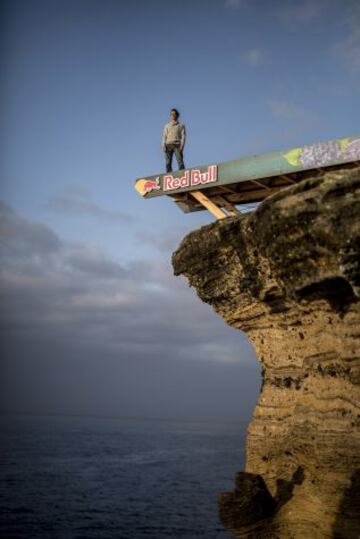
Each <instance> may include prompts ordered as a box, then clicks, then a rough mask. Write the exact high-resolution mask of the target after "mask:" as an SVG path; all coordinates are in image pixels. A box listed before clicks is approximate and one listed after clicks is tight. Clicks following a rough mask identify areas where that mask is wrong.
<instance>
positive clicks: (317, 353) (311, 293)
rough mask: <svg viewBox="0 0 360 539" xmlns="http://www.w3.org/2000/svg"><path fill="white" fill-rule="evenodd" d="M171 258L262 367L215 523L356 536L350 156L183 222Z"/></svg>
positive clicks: (355, 187) (356, 188) (355, 238)
mask: <svg viewBox="0 0 360 539" xmlns="http://www.w3.org/2000/svg"><path fill="white" fill-rule="evenodd" d="M172 262H173V267H174V271H175V275H179V274H183V275H185V276H186V277H187V279H188V281H189V284H190V285H191V286H193V287H194V288H195V290H196V292H197V294H198V296H199V297H200V299H201V300H202V301H204V302H206V303H209V304H210V305H211V306H212V307H213V308H214V309H215V311H216V312H217V313H218V314H219V315H220V316H221V317H222V318H223V319H224V320H225V321H226V322H227V323H228V324H229V325H230V326H232V327H234V328H239V329H241V330H243V331H244V332H245V333H246V335H247V336H248V338H249V339H250V341H251V342H252V343H253V345H254V348H255V350H256V354H257V357H258V359H259V361H261V363H262V367H263V374H262V376H263V384H262V389H261V394H260V396H259V400H258V404H257V406H256V409H255V411H254V414H253V418H252V420H251V422H250V424H249V426H248V433H247V442H246V465H245V471H243V472H240V473H238V475H237V477H236V485H235V488H234V491H233V492H230V493H226V494H223V495H222V496H221V498H220V502H219V507H220V516H221V519H222V522H223V523H224V525H225V526H226V527H227V528H228V529H229V530H231V531H232V532H233V534H234V535H235V536H236V537H248V538H252V537H254V538H265V537H266V538H275V537H280V538H290V537H291V538H301V539H307V538H309V539H316V538H327V537H337V538H341V537H342V538H358V537H360V525H359V515H360V506H359V504H360V489H359V483H360V478H359V477H360V476H359V473H360V472H359V468H360V443H359V417H360V415H359V414H360V408H359V380H360V346H359V344H360V167H359V168H355V169H352V170H349V169H340V170H337V171H333V172H328V173H325V172H324V174H323V175H322V176H321V177H313V178H309V179H306V180H303V181H302V182H300V183H299V184H296V185H293V186H291V187H289V188H286V189H284V190H282V191H281V192H279V193H277V194H276V195H273V196H271V197H269V198H267V199H266V200H265V201H264V202H263V203H262V204H261V205H260V206H259V207H258V208H257V210H256V211H254V212H252V213H250V214H244V215H242V216H240V217H229V218H226V219H223V220H220V221H217V222H214V223H212V224H210V225H208V226H204V227H202V228H200V229H198V230H195V231H193V232H191V233H190V234H189V235H188V236H186V237H185V238H184V240H183V241H182V243H181V245H180V246H179V248H178V249H177V251H176V252H175V253H174V254H173V259H172Z"/></svg>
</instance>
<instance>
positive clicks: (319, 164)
mask: <svg viewBox="0 0 360 539" xmlns="http://www.w3.org/2000/svg"><path fill="white" fill-rule="evenodd" d="M359 165H360V137H348V138H340V139H334V140H328V141H325V142H319V143H315V144H309V145H305V146H300V147H297V148H292V149H289V150H282V151H278V152H272V153H267V154H263V155H254V156H250V157H245V158H242V159H236V160H233V161H225V162H222V163H211V164H209V165H202V166H197V167H192V168H188V169H185V170H178V171H176V172H168V173H163V174H157V175H153V176H148V177H142V178H139V179H137V180H136V181H135V189H136V191H137V192H138V193H139V195H141V196H142V197H143V198H153V197H158V196H164V195H166V196H168V197H170V198H172V199H173V201H174V202H175V203H176V204H177V206H178V207H179V208H180V209H181V210H182V211H183V212H185V213H190V212H194V211H200V210H205V209H207V210H208V211H210V213H212V214H213V215H214V216H215V217H216V218H217V219H223V218H225V217H228V216H230V215H237V214H240V213H241V207H242V206H243V207H244V206H245V205H246V204H250V203H254V202H261V201H262V200H264V199H265V198H267V197H268V196H270V195H273V194H274V193H277V192H279V191H280V190H281V189H284V188H286V187H289V186H290V185H293V184H296V183H298V182H300V181H301V180H303V179H306V178H309V177H314V176H316V175H321V174H324V172H325V171H328V170H336V169H339V168H353V167H356V166H359Z"/></svg>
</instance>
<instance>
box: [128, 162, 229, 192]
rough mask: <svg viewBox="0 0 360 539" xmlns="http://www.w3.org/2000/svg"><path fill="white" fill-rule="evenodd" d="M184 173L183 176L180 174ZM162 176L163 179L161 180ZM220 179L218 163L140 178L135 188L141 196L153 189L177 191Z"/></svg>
mask: <svg viewBox="0 0 360 539" xmlns="http://www.w3.org/2000/svg"><path fill="white" fill-rule="evenodd" d="M180 173H182V174H183V175H182V176H179V174H180ZM160 178H161V180H160ZM217 181H218V173H217V165H209V166H208V167H207V169H206V170H205V171H204V170H203V171H201V170H200V169H199V168H193V169H188V170H184V171H178V172H177V173H176V174H173V173H171V174H169V173H167V174H163V175H162V176H161V177H160V176H157V177H155V178H154V177H152V178H140V179H139V180H137V181H136V184H135V189H136V190H137V192H138V193H139V194H140V195H141V196H146V195H148V194H149V193H152V192H153V191H160V190H161V191H162V192H168V191H175V192H176V191H177V190H178V189H183V188H186V187H187V188H189V187H201V186H204V185H207V184H211V183H216V182H217ZM160 182H161V183H160Z"/></svg>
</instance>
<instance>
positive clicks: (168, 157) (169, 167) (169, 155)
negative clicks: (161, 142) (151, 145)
mask: <svg viewBox="0 0 360 539" xmlns="http://www.w3.org/2000/svg"><path fill="white" fill-rule="evenodd" d="M165 148H166V149H165V159H166V172H172V158H173V154H174V149H173V147H172V146H170V144H167V145H166V147H165Z"/></svg>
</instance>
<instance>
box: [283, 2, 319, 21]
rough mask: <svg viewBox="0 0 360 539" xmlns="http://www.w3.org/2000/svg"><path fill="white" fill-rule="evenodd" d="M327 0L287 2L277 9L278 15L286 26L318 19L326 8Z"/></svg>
mask: <svg viewBox="0 0 360 539" xmlns="http://www.w3.org/2000/svg"><path fill="white" fill-rule="evenodd" d="M325 3H326V0H325V2H324V0H305V1H302V2H291V3H290V2H287V3H286V4H285V5H284V6H282V7H280V8H279V9H277V11H276V16H277V17H278V19H279V20H280V22H282V23H283V24H285V25H286V26H288V25H292V26H294V25H296V24H307V23H310V22H312V21H314V20H316V19H317V18H318V17H319V16H320V15H321V12H322V10H323V8H324V5H325Z"/></svg>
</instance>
